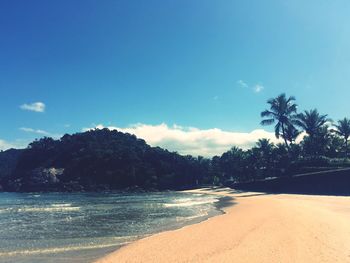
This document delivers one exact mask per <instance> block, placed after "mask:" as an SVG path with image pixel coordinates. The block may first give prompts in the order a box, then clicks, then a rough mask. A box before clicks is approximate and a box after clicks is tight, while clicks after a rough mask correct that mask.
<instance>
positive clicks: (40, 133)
mask: <svg viewBox="0 0 350 263" xmlns="http://www.w3.org/2000/svg"><path fill="white" fill-rule="evenodd" d="M19 129H20V130H21V131H23V132H28V133H35V134H39V135H43V136H49V137H53V138H60V137H61V136H62V135H61V134H55V133H50V132H48V131H44V130H40V129H33V128H28V127H21V128H19Z"/></svg>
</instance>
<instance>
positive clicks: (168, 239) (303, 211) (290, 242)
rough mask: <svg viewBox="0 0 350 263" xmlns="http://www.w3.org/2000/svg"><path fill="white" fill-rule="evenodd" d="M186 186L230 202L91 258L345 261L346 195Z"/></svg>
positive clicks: (349, 201) (349, 240)
mask: <svg viewBox="0 0 350 263" xmlns="http://www.w3.org/2000/svg"><path fill="white" fill-rule="evenodd" d="M187 192H192V193H205V194H215V195H219V196H221V197H228V198H230V199H224V200H225V201H226V202H227V204H232V203H233V202H234V203H236V205H235V206H224V207H223V208H222V209H223V210H224V211H225V214H223V215H221V216H216V217H212V218H209V219H208V220H206V221H203V222H201V223H199V224H192V225H188V226H185V227H183V228H181V229H177V230H170V231H165V232H162V233H159V234H154V235H152V236H150V237H146V238H143V239H140V240H138V241H135V242H133V243H131V244H129V245H126V246H124V247H122V248H120V249H118V250H117V251H115V252H113V253H111V254H109V255H107V256H106V257H104V258H101V259H99V260H98V261H96V262H98V263H108V262H232V260H233V259H234V261H235V262H298V263H299V262H305V263H306V262H335V261H338V262H347V261H349V255H350V250H349V247H350V224H349V223H348V222H349V220H350V210H349V209H348V207H350V197H343V196H312V195H310V196H306V195H287V194H280V195H276V194H272V195H267V194H264V193H249V192H241V191H234V190H232V189H216V190H211V189H196V190H190V191H187ZM180 252H181V253H180Z"/></svg>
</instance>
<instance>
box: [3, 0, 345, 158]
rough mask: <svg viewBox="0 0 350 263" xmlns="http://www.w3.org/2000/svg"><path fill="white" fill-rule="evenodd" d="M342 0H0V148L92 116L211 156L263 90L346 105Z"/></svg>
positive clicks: (246, 132)
mask: <svg viewBox="0 0 350 263" xmlns="http://www.w3.org/2000/svg"><path fill="white" fill-rule="evenodd" d="M349 13H350V2H349V1H347V0H342V1H341V0H338V1H337V0H334V1H325V0H317V1H316V0H309V1H301V0H290V1H289V0H279V1H277V0H266V1H260V0H255V1H254V0H251V1H249V0H236V1H234V0H232V1H225V0H219V1H212V0H177V1H174V0H171V1H170V0H148V1H126V0H123V1H122V0H111V1H108V0H104V1H97V0H94V1H91V0H81V1H80V0H75V1H68V0H61V1H44V0H43V1H39V0H33V1H26V0H23V1H19V0H3V1H1V2H0V36H1V39H0V40H1V41H0V95H1V98H2V99H1V103H0V149H2V150H5V149H8V148H11V147H17V148H18V147H25V146H26V145H27V144H28V143H29V142H30V141H32V140H33V139H35V138H40V137H43V136H51V137H54V138H59V137H60V136H62V135H63V134H65V133H75V132H82V131H85V130H87V129H89V128H94V127H110V128H111V129H114V128H117V129H118V130H121V131H125V132H130V133H134V134H136V135H137V136H139V137H142V138H143V139H145V140H146V141H147V142H148V143H150V144H151V145H154V146H155V145H157V146H162V147H165V148H168V149H169V150H174V151H178V152H180V153H183V154H188V153H190V154H194V155H205V156H212V155H214V154H221V153H222V152H224V151H226V150H227V149H229V148H230V147H232V146H240V147H242V148H247V147H250V146H251V145H253V144H254V142H255V141H256V140H257V139H258V138H262V137H264V138H270V139H271V140H272V141H275V139H274V136H273V133H272V127H262V126H260V121H261V118H260V112H261V111H262V110H264V109H265V108H266V107H267V104H266V101H267V100H268V99H269V98H271V97H275V96H277V95H279V94H280V93H283V92H284V93H286V94H287V95H294V96H295V97H296V98H297V103H298V105H299V110H300V111H302V110H309V109H312V108H317V109H318V110H319V111H320V112H321V113H327V114H329V116H330V117H331V118H332V119H334V120H337V119H340V118H343V117H345V116H348V117H350V112H349V109H350V107H349V98H350V85H349V83H350V16H349V15H348V14H349Z"/></svg>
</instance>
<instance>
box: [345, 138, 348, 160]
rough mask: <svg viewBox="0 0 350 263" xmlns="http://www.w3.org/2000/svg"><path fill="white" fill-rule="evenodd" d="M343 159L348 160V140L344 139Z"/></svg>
mask: <svg viewBox="0 0 350 263" xmlns="http://www.w3.org/2000/svg"><path fill="white" fill-rule="evenodd" d="M345 158H348V138H346V139H345Z"/></svg>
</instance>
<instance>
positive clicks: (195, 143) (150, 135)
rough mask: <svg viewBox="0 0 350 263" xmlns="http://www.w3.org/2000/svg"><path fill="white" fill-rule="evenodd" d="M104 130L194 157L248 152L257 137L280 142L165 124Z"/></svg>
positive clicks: (252, 134)
mask: <svg viewBox="0 0 350 263" xmlns="http://www.w3.org/2000/svg"><path fill="white" fill-rule="evenodd" d="M94 128H97V129H103V128H105V126H103V125H102V124H100V125H97V126H95V127H94ZM106 128H108V129H110V130H115V129H116V130H118V131H121V132H127V133H131V134H135V135H136V136H137V137H139V138H142V139H144V140H145V141H146V142H147V143H149V144H150V145H152V146H160V147H162V148H166V149H168V150H170V151H177V152H179V153H181V154H191V155H194V156H196V155H203V156H208V157H209V156H214V155H221V154H222V153H224V152H225V151H227V150H229V149H230V148H231V147H233V146H238V147H241V148H243V149H248V148H250V147H252V146H253V145H254V144H255V143H256V141H257V140H258V139H261V138H267V139H270V140H271V142H274V143H278V142H280V141H279V140H277V139H276V138H275V135H274V133H271V132H267V131H265V130H263V129H256V130H253V131H251V132H232V131H223V130H221V129H218V128H213V129H198V128H194V127H181V126H178V125H173V126H168V125H167V124H165V123H162V124H159V125H147V124H142V123H139V124H135V125H131V126H129V127H126V128H121V127H114V126H110V127H106ZM90 129H92V128H84V129H83V131H87V130H90Z"/></svg>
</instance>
